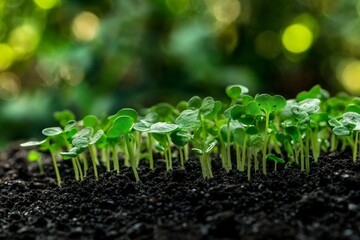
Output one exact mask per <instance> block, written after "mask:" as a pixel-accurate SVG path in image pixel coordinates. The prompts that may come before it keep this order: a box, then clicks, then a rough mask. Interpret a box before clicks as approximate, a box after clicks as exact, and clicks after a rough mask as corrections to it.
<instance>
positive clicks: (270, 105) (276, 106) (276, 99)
mask: <svg viewBox="0 0 360 240" xmlns="http://www.w3.org/2000/svg"><path fill="white" fill-rule="evenodd" d="M255 102H256V103H258V104H259V107H260V109H261V110H263V112H264V113H265V129H264V145H263V151H262V155H263V161H262V164H263V165H262V167H263V173H264V174H266V154H267V153H266V152H267V144H268V141H269V139H268V130H269V118H270V114H271V113H272V112H275V111H280V110H281V109H283V108H284V107H285V106H286V99H285V98H284V97H283V96H280V95H274V96H271V95H269V94H260V95H257V96H256V97H255Z"/></svg>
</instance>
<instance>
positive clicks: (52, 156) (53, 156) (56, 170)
mask: <svg viewBox="0 0 360 240" xmlns="http://www.w3.org/2000/svg"><path fill="white" fill-rule="evenodd" d="M49 151H50V156H51V160H52V162H53V165H54V170H55V175H56V180H57V184H58V186H60V185H61V177H60V173H59V168H58V166H57V163H56V159H55V155H54V152H53V151H52V150H51V149H50V150H49Z"/></svg>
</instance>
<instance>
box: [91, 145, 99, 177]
mask: <svg viewBox="0 0 360 240" xmlns="http://www.w3.org/2000/svg"><path fill="white" fill-rule="evenodd" d="M89 152H90V156H91V161H92V164H93V168H94V175H95V179H96V180H98V179H99V177H98V172H97V166H96V162H97V161H96V160H97V155H96V148H95V145H94V144H92V145H89Z"/></svg>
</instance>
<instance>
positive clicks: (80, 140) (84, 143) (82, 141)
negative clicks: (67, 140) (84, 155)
mask: <svg viewBox="0 0 360 240" xmlns="http://www.w3.org/2000/svg"><path fill="white" fill-rule="evenodd" d="M89 144H90V139H89V138H87V137H77V138H74V140H73V141H72V145H74V146H75V147H78V148H87V147H88V145H89Z"/></svg>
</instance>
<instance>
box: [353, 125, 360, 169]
mask: <svg viewBox="0 0 360 240" xmlns="http://www.w3.org/2000/svg"><path fill="white" fill-rule="evenodd" d="M358 143H359V131H355V143H354V150H353V161H354V162H356V157H357V151H358V150H357V149H358Z"/></svg>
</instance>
